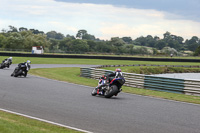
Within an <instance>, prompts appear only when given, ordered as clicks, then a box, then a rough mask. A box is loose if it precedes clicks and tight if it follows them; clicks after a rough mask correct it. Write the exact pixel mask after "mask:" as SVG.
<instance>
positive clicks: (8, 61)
mask: <svg viewBox="0 0 200 133" xmlns="http://www.w3.org/2000/svg"><path fill="white" fill-rule="evenodd" d="M2 63H5V65H6V66H7V67H9V65H11V64H12V57H9V58H6V59H4V60H3V61H2Z"/></svg>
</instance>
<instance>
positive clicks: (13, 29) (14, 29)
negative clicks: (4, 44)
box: [8, 25, 18, 33]
mask: <svg viewBox="0 0 200 133" xmlns="http://www.w3.org/2000/svg"><path fill="white" fill-rule="evenodd" d="M8 27H9V28H10V30H9V31H8V32H9V33H10V32H18V30H17V28H16V27H14V26H11V25H9V26H8Z"/></svg>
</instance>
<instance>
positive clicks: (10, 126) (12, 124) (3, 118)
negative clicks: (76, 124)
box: [0, 111, 80, 133]
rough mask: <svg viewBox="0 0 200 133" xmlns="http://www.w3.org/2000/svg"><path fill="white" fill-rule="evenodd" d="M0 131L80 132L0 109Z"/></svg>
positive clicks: (7, 132) (9, 132) (28, 132)
mask: <svg viewBox="0 0 200 133" xmlns="http://www.w3.org/2000/svg"><path fill="white" fill-rule="evenodd" d="M0 133H80V132H79V131H75V130H71V129H67V128H65V127H60V126H56V125H52V124H49V123H46V122H41V121H37V120H34V119H29V118H26V117H23V116H19V115H15V114H11V113H7V112H3V111H0Z"/></svg>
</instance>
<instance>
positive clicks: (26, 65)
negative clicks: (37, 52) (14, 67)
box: [11, 60, 31, 76]
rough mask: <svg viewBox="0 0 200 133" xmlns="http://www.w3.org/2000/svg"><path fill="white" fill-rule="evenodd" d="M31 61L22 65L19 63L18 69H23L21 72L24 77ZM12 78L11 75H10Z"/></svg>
mask: <svg viewBox="0 0 200 133" xmlns="http://www.w3.org/2000/svg"><path fill="white" fill-rule="evenodd" d="M30 64H31V61H30V60H27V61H26V62H24V63H19V64H18V69H21V68H22V67H25V69H24V70H23V72H24V73H23V75H24V76H26V75H27V72H28V71H29V70H30V68H31V65H30ZM11 76H13V74H12V75H11Z"/></svg>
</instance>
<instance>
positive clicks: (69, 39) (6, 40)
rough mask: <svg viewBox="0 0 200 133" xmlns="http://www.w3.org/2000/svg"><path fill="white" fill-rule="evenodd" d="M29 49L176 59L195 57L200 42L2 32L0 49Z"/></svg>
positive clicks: (178, 38)
mask: <svg viewBox="0 0 200 133" xmlns="http://www.w3.org/2000/svg"><path fill="white" fill-rule="evenodd" d="M32 46H43V47H44V50H45V51H46V52H64V53H88V52H90V53H113V54H131V55H134V54H143V55H144V54H148V55H149V54H151V55H158V54H168V55H169V54H174V55H177V54H180V53H182V52H183V51H192V52H193V53H194V55H199V54H200V38H198V37H197V36H193V37H192V38H191V39H187V40H185V41H184V38H183V37H181V36H177V35H173V34H171V33H170V32H168V31H167V32H166V33H164V34H163V38H159V37H158V36H154V37H153V36H152V35H147V36H146V37H144V36H140V37H138V38H136V39H134V40H133V39H132V38H131V37H122V38H119V37H112V38H111V39H110V40H101V39H99V38H96V37H95V36H94V35H91V34H89V33H88V32H87V30H79V31H78V32H77V34H76V35H75V36H74V35H69V34H68V35H66V36H65V35H64V34H62V33H59V32H56V31H49V32H47V33H44V32H43V31H39V30H37V29H27V28H24V27H20V28H19V29H18V28H16V27H14V26H9V30H5V29H2V31H1V32H0V48H4V49H24V50H29V51H31V49H32Z"/></svg>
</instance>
